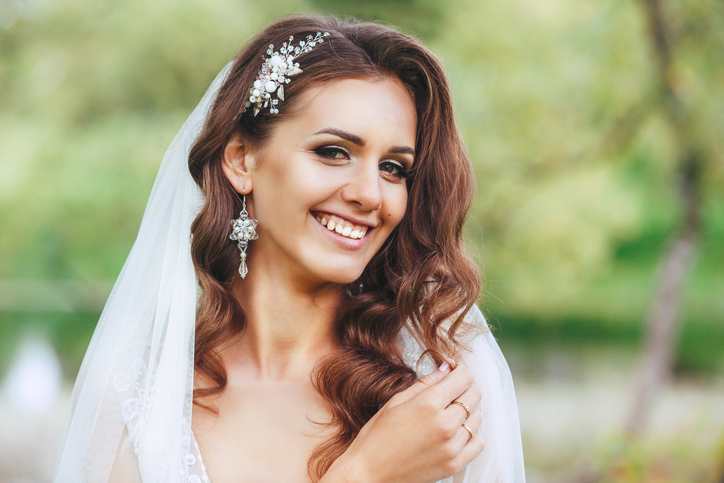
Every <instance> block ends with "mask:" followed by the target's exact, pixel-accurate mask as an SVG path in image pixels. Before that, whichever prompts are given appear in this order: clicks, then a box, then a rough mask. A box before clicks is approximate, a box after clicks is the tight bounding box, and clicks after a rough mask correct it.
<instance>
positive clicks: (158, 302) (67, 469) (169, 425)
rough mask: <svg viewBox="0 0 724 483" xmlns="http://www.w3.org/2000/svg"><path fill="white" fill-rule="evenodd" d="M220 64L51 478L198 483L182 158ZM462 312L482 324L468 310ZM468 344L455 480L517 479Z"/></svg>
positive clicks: (497, 411) (487, 379) (498, 404)
mask: <svg viewBox="0 0 724 483" xmlns="http://www.w3.org/2000/svg"><path fill="white" fill-rule="evenodd" d="M230 69H231V64H228V65H227V66H226V67H225V68H224V69H223V70H222V71H221V72H220V73H219V75H218V76H217V77H216V79H215V80H214V81H213V83H212V84H211V86H210V87H209V89H208V90H207V92H206V94H205V95H204V97H203V98H202V99H201V102H200V103H199V104H198V106H196V108H195V109H194V111H193V113H192V114H191V115H190V116H189V118H188V119H187V121H186V122H185V123H184V125H183V127H182V128H181V130H180V131H179V133H178V134H177V135H176V137H175V138H174V140H173V142H172V143H171V146H170V147H169V148H168V150H167V151H166V154H165V155H164V158H163V163H162V164H161V168H160V169H159V173H158V176H157V178H156V181H155V183H154V186H153V190H152V192H151V196H150V199H149V201H148V205H147V207H146V211H145V213H144V215H143V221H142V222H141V227H140V230H139V233H138V238H137V239H136V242H135V244H134V245H133V248H132V250H131V253H130V255H129V256H128V259H127V261H126V263H125V265H124V267H123V270H122V271H121V274H120V276H119V277H118V280H117V282H116V284H115V286H114V288H113V291H112V292H111V295H110V297H109V299H108V302H107V304H106V306H105V309H104V310H103V314H102V315H101V318H100V321H99V322H98V326H97V328H96V330H95V333H94V334H93V338H92V340H91V343H90V346H89V348H88V352H87V353H86V356H85V358H84V360H83V364H82V365H81V368H80V372H79V374H78V379H77V381H76V384H75V387H74V389H73V395H72V399H71V405H70V410H69V414H68V419H67V422H66V426H65V432H64V437H63V440H62V443H61V446H60V449H59V453H58V460H57V463H56V470H55V478H54V481H55V482H56V483H79V482H93V483H97V482H107V481H123V482H131V481H133V482H145V483H158V482H167V483H181V482H183V483H186V482H190V483H195V482H199V483H200V482H202V481H204V483H207V482H208V478H207V477H206V475H205V471H203V472H198V466H199V465H196V464H195V462H196V461H197V459H198V461H199V463H200V465H201V467H202V468H203V463H202V462H201V461H200V455H199V454H198V447H196V448H194V447H193V446H195V440H194V439H193V435H192V434H191V409H192V401H193V374H194V363H193V361H194V329H195V310H196V299H197V286H198V284H197V279H196V274H195V272H194V268H193V264H192V261H191V255H190V249H191V245H190V228H191V223H192V221H193V219H194V218H195V216H196V214H197V213H198V211H199V210H200V209H201V206H202V205H203V196H202V194H201V191H200V190H199V189H198V187H197V186H196V184H195V182H194V181H193V179H192V178H191V175H190V174H189V171H188V164H187V163H188V155H189V151H190V149H191V146H192V145H193V143H194V141H195V140H196V138H197V136H198V135H199V133H200V132H201V129H202V126H203V124H204V121H205V119H206V116H207V113H208V111H209V109H210V106H211V105H212V103H213V100H214V99H215V96H216V93H217V92H218V90H219V88H220V87H221V85H222V83H223V82H224V80H225V78H226V76H227V74H228V72H229V71H230ZM469 315H470V316H471V317H474V318H476V321H475V322H477V323H480V324H484V323H485V321H484V320H483V318H482V315H481V314H480V311H479V310H478V309H477V308H474V309H473V311H471V314H469ZM403 332H404V331H403ZM400 343H401V344H403V345H405V353H406V354H407V355H408V356H409V357H410V360H409V361H408V362H409V363H410V364H411V365H412V366H413V367H414V364H415V363H416V361H417V357H419V353H420V352H421V348H420V347H419V346H416V344H417V343H416V342H415V341H414V340H413V339H412V338H411V337H410V336H409V334H406V333H403V334H402V335H401V339H400ZM473 349H474V350H473V352H471V353H468V354H466V355H465V362H466V364H467V365H468V366H469V367H470V368H471V370H472V371H473V373H474V374H475V377H476V381H477V383H478V385H479V386H480V387H481V389H482V392H483V403H482V410H483V415H484V423H483V424H484V426H483V427H481V432H482V434H481V435H482V436H483V438H484V439H485V440H486V449H485V450H484V451H483V453H482V454H481V455H480V457H478V458H477V459H476V460H475V461H474V462H473V463H472V464H471V465H469V466H468V469H467V470H466V477H465V478H464V480H459V479H457V478H456V480H455V483H459V481H464V482H465V483H473V482H476V483H477V482H497V483H507V482H522V481H524V476H523V460H522V452H521V447H520V430H519V427H518V416H517V408H516V404H515V395H514V393H513V385H512V379H511V377H510V372H509V371H508V366H507V364H506V363H505V359H504V358H503V356H502V354H501V353H500V350H499V349H498V346H497V344H496V343H495V340H494V339H493V338H492V335H491V334H490V333H489V332H487V333H485V334H483V335H481V336H479V337H478V338H477V339H476V340H475V341H474V344H473ZM416 354H417V356H416ZM194 455H197V456H194ZM192 468H196V469H195V470H194V471H191V469H192ZM192 473H193V474H192ZM449 481H452V479H450V480H449Z"/></svg>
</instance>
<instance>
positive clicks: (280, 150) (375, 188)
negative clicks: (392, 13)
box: [224, 78, 417, 283]
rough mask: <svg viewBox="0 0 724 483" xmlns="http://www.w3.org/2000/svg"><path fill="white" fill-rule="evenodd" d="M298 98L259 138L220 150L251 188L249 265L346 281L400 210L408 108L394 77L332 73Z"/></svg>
mask: <svg viewBox="0 0 724 483" xmlns="http://www.w3.org/2000/svg"><path fill="white" fill-rule="evenodd" d="M297 102H298V104H297V106H298V108H297V113H296V114H294V115H293V116H291V117H289V118H287V119H284V120H280V121H279V122H278V123H276V124H275V125H274V127H273V128H272V130H271V135H270V136H269V137H268V138H267V140H266V141H265V142H264V144H263V145H262V146H260V147H252V146H248V145H247V146H244V145H243V141H241V140H239V139H238V138H235V139H236V140H237V141H238V142H239V143H240V146H239V147H238V149H236V150H235V149H233V144H234V140H233V139H232V142H230V144H229V145H228V146H227V149H226V153H225V163H224V170H225V173H226V174H227V178H229V180H230V181H231V182H232V184H233V185H234V186H235V187H236V188H237V190H238V191H240V192H248V191H249V190H251V193H250V195H248V196H247V199H248V205H249V211H250V214H251V215H252V216H253V217H255V218H256V219H258V220H259V225H258V227H257V232H258V234H259V239H258V240H256V241H254V242H252V244H251V245H250V253H249V260H248V263H249V273H250V276H253V274H254V272H255V271H257V270H259V271H266V272H265V273H274V272H279V273H280V274H287V275H288V276H292V277H301V278H302V279H306V280H308V281H309V282H312V283H325V282H334V283H349V282H352V281H354V280H356V279H357V278H358V277H359V276H360V275H361V274H362V271H363V270H364V268H365V267H366V266H367V263H368V262H369V261H370V259H371V258H372V257H373V256H374V255H375V253H377V251H378V250H379V249H380V247H382V245H383V243H384V242H385V240H386V239H387V238H388V237H389V236H390V234H391V233H392V231H393V230H394V228H395V227H396V226H397V224H398V223H399V222H400V220H402V217H403V216H404V214H405V208H406V204H407V186H406V177H407V171H408V170H409V169H410V168H411V167H412V164H413V161H414V147H415V133H416V127H417V117H416V113H415V106H414V104H413V100H412V98H411V96H410V94H409V93H408V92H407V90H406V89H405V87H404V85H403V84H402V83H401V82H400V81H399V80H397V79H396V78H383V79H380V80H369V79H344V80H337V81H333V82H330V83H328V84H324V85H320V86H316V87H312V88H310V89H308V90H306V91H305V92H304V93H303V94H301V96H300V98H299V99H298V101H297ZM230 146H231V148H230ZM234 153H236V155H234Z"/></svg>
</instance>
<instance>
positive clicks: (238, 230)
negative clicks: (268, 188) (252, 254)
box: [229, 194, 259, 278]
mask: <svg viewBox="0 0 724 483" xmlns="http://www.w3.org/2000/svg"><path fill="white" fill-rule="evenodd" d="M241 196H242V198H241V203H242V206H241V211H240V212H239V218H236V219H234V220H231V226H232V229H231V235H230V236H229V239H231V240H234V241H237V242H238V245H237V246H238V247H239V252H240V256H241V263H240V264H239V275H241V278H246V274H247V273H249V269H248V268H247V266H246V248H247V246H248V245H249V242H250V241H251V240H256V239H258V238H259V235H258V234H257V233H256V230H255V228H256V226H257V225H258V224H259V222H258V221H257V220H254V219H251V218H249V213H248V212H247V211H246V195H244V194H242V195H241Z"/></svg>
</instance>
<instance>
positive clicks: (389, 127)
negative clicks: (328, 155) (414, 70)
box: [277, 77, 417, 148]
mask: <svg viewBox="0 0 724 483" xmlns="http://www.w3.org/2000/svg"><path fill="white" fill-rule="evenodd" d="M328 127H334V128H336V129H341V130H345V131H348V132H351V133H354V134H356V135H358V136H360V137H362V138H363V139H364V138H365V137H370V138H373V139H370V140H369V141H374V140H377V141H378V142H392V143H394V144H403V143H404V144H406V145H409V146H410V147H412V148H414V146H415V136H416V129H417V114H416V112H415V104H414V102H413V100H412V96H411V95H410V93H409V92H408V90H407V89H406V87H405V86H404V84H403V83H402V82H401V81H400V80H399V79H397V78H395V77H382V78H377V79H340V80H334V81H331V82H327V83H324V84H319V85H315V86H312V87H310V88H309V89H306V90H305V91H304V92H302V93H301V94H300V95H299V99H297V106H296V108H295V113H294V114H293V115H291V116H290V117H288V118H286V119H284V120H282V121H281V122H279V123H278V124H277V128H278V130H279V131H285V132H286V134H287V135H289V134H290V131H292V132H294V133H297V134H299V135H305V134H311V133H315V132H317V131H319V130H320V129H324V128H328Z"/></svg>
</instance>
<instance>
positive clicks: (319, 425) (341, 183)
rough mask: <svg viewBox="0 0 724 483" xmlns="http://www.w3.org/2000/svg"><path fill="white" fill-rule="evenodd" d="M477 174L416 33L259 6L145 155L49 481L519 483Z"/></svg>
mask: <svg viewBox="0 0 724 483" xmlns="http://www.w3.org/2000/svg"><path fill="white" fill-rule="evenodd" d="M472 192H473V175H472V171H471V166H470V162H469V159H468V155H467V152H466V151H465V148H464V146H463V142H462V140H461V138H460V135H459V133H458V130H457V128H456V125H455V121H454V118H453V112H452V103H451V98H450V92H449V88H448V84H447V81H446V77H445V74H444V72H443V69H442V67H441V65H440V63H439V62H438V61H437V60H436V59H435V57H434V56H433V55H432V54H431V53H430V52H429V51H428V50H427V49H426V48H425V47H423V46H422V45H420V44H419V43H418V42H417V41H415V40H414V39H412V38H410V37H408V36H406V35H403V34H401V33H398V32H396V31H394V30H392V29H390V28H388V27H384V26H380V25H377V24H359V23H348V22H344V21H341V20H338V19H335V18H328V17H291V18H284V19H282V20H278V21H277V22H275V23H273V24H271V25H270V26H268V27H267V28H266V29H265V30H264V31H262V32H261V33H260V34H259V35H257V36H256V37H255V38H253V39H252V40H251V41H250V42H249V44H248V45H247V46H246V47H245V48H244V49H243V50H242V52H241V53H240V54H239V56H238V57H237V59H236V60H235V61H234V62H232V63H230V64H229V65H228V66H227V67H226V68H225V69H224V70H223V71H222V72H221V73H220V74H219V76H218V77H217V79H216V80H215V81H214V82H213V83H212V85H211V86H210V88H209V90H208V92H207V93H206V95H205V96H204V98H203V99H202V100H201V102H200V103H199V105H198V106H197V108H196V109H195V110H194V112H193V113H192V114H191V116H190V117H189V119H188V120H187V122H186V123H185V124H184V126H183V127H182V129H181V131H180V132H179V134H178V135H177V137H176V138H175V139H174V141H173V143H172V145H171V146H170V147H169V149H168V151H167V153H166V155H165V157H164V161H163V164H162V166H161V169H160V171H159V175H158V178H157V180H156V183H155V185H154V188H153V191H152V193H151V198H150V200H149V203H148V206H147V208H146V212H145V214H144V218H143V222H142V224H141V228H140V231H139V235H138V239H137V241H136V243H135V244H134V247H133V249H132V251H131V254H130V255H129V258H128V260H127V262H126V265H125V266H124V268H123V271H122V272H121V275H120V277H119V279H118V281H117V283H116V286H115V287H114V289H113V292H112V293H111V296H110V298H109V300H108V303H107V305H106V308H105V309H104V312H103V314H102V316H101V319H100V321H99V324H98V327H97V329H96V332H95V334H94V336H93V339H92V341H91V344H90V347H89V349H88V352H87V354H86V357H85V359H84V361H83V365H82V367H81V370H80V373H79V375H78V380H77V382H76V385H75V389H74V392H73V397H72V401H71V410H70V414H69V417H68V422H67V425H66V432H65V437H64V442H63V445H62V446H61V448H60V452H59V458H58V463H57V466H56V474H55V481H56V482H106V481H112V482H134V481H135V482H140V481H143V482H154V483H155V482H190V483H198V482H206V483H208V482H209V481H211V482H213V483H225V482H236V481H239V482H247V481H248V482H280V481H283V482H297V481H299V482H308V481H321V482H329V483H335V482H340V483H342V482H344V483H346V482H410V483H421V482H434V481H439V480H445V481H450V482H455V483H459V482H468V483H472V482H491V483H492V482H498V483H505V482H523V481H524V480H525V477H524V474H523V460H522V452H521V445H520V431H519V427H518V418H517V409H516V405H515V396H514V393H513V386H512V380H511V378H510V373H509V371H508V367H507V365H506V363H505V360H504V359H503V357H502V355H501V354H500V351H499V349H498V347H497V345H496V343H495V340H494V339H493V337H492V335H491V334H490V332H489V330H488V328H487V325H486V324H485V321H484V320H483V318H482V315H481V314H480V311H479V309H478V308H477V307H476V306H475V301H476V299H477V297H478V295H479V292H480V279H479V275H478V272H477V269H476V268H475V265H474V264H473V262H472V261H471V259H470V258H469V256H468V254H467V252H466V250H465V247H464V244H463V242H462V239H461V230H462V225H463V220H464V218H465V215H466V212H467V209H468V207H469V205H470V201H471V196H472ZM423 374H425V375H424V376H423Z"/></svg>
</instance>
